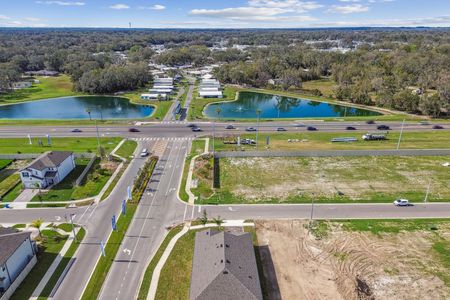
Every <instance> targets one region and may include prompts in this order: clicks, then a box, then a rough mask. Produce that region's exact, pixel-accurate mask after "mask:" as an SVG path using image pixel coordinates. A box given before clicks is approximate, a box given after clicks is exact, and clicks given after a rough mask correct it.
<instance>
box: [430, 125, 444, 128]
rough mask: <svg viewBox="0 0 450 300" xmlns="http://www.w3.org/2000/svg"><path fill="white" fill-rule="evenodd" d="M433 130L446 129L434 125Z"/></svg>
mask: <svg viewBox="0 0 450 300" xmlns="http://www.w3.org/2000/svg"><path fill="white" fill-rule="evenodd" d="M433 129H444V127H443V126H441V125H434V126H433Z"/></svg>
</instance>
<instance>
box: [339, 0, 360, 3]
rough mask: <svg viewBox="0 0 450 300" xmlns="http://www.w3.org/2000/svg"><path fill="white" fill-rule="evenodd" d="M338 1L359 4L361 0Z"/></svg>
mask: <svg viewBox="0 0 450 300" xmlns="http://www.w3.org/2000/svg"><path fill="white" fill-rule="evenodd" d="M339 1H341V2H353V3H355V2H361V0H339Z"/></svg>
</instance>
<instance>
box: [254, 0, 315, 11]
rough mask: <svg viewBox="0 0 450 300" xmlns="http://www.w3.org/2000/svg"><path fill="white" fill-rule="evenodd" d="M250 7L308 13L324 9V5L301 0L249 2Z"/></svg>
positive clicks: (258, 0) (260, 0) (255, 0)
mask: <svg viewBox="0 0 450 300" xmlns="http://www.w3.org/2000/svg"><path fill="white" fill-rule="evenodd" d="M248 5H249V6H250V7H267V8H283V9H288V10H290V11H296V12H306V11H309V10H313V9H318V8H321V7H323V5H322V4H319V3H317V2H315V1H299V0H249V1H248Z"/></svg>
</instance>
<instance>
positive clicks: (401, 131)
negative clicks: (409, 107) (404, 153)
mask: <svg viewBox="0 0 450 300" xmlns="http://www.w3.org/2000/svg"><path fill="white" fill-rule="evenodd" d="M404 126H405V119H403V122H402V129H401V130H400V136H399V137H398V143H397V150H398V149H400V142H401V140H402V135H403V127H404Z"/></svg>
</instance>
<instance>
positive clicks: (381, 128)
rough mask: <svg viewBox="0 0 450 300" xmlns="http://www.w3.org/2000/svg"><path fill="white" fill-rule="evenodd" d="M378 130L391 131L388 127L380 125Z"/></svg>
mask: <svg viewBox="0 0 450 300" xmlns="http://www.w3.org/2000/svg"><path fill="white" fill-rule="evenodd" d="M377 129H378V130H390V129H391V128H390V127H389V126H387V125H378V126H377Z"/></svg>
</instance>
